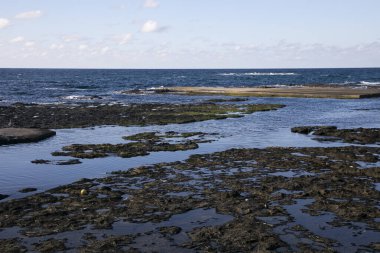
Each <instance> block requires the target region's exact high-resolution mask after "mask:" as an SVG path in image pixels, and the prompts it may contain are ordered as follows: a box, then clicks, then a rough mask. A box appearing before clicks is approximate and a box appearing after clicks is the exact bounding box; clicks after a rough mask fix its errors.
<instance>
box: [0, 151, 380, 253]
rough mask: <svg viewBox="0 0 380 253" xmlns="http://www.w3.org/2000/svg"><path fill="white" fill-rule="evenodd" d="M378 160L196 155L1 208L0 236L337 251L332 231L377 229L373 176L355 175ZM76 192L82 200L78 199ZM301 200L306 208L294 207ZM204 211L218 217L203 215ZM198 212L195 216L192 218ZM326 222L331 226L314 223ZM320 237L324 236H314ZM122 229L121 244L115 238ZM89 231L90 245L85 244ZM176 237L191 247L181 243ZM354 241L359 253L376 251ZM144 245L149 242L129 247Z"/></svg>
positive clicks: (105, 246) (375, 172) (109, 246)
mask: <svg viewBox="0 0 380 253" xmlns="http://www.w3.org/2000/svg"><path fill="white" fill-rule="evenodd" d="M379 153H380V148H376V147H364V146H347V147H332V148H275V147H271V148H265V149H230V150H227V151H223V152H217V153H213V154H198V155H193V156H191V157H190V158H189V159H187V160H186V161H181V162H173V163H160V164H155V165H149V166H142V167H138V168H134V169H130V170H126V171H119V172H114V173H112V175H109V176H108V177H104V178H98V179H83V180H80V181H78V182H75V183H72V184H69V185H64V186H60V187H57V188H55V189H51V190H49V191H48V192H44V193H39V194H35V195H32V196H28V197H26V198H22V199H16V200H12V201H8V202H1V203H0V217H6V219H0V228H2V229H4V231H3V232H6V230H7V229H9V228H10V227H20V229H21V231H22V232H21V234H22V235H25V236H24V237H21V239H20V240H23V241H25V242H30V241H33V240H37V239H36V238H38V237H39V236H44V235H55V234H58V233H62V232H65V234H66V235H67V238H68V240H69V241H68V242H67V243H68V245H69V244H70V245H73V246H72V247H73V250H76V251H78V250H79V251H80V252H91V250H92V251H96V250H98V251H99V249H102V250H103V251H116V252H117V251H122V250H136V248H137V250H140V251H147V252H151V251H153V250H154V248H153V247H154V245H153V244H152V243H157V244H158V245H160V244H159V243H163V244H164V245H168V246H167V247H168V249H169V250H168V251H170V250H172V251H175V250H177V251H180V250H181V249H183V250H186V249H191V250H195V251H198V252H202V251H210V252H273V251H278V252H293V251H297V250H294V249H302V250H301V251H302V252H313V251H315V249H320V250H321V251H324V252H329V251H331V249H334V250H336V251H342V250H341V249H342V248H339V247H340V246H339V243H344V241H339V240H340V238H341V237H340V236H336V233H334V230H333V229H334V228H336V227H342V231H346V230H344V229H345V226H350V231H353V233H359V232H360V233H363V232H362V231H363V228H362V227H357V226H356V225H355V224H357V222H359V223H360V224H364V225H363V226H364V227H365V228H368V230H367V231H371V233H374V232H376V231H379V229H380V228H379V226H378V225H377V224H378V222H375V221H376V219H377V218H378V217H379V216H380V210H379V208H378V203H379V199H380V192H379V191H377V190H376V189H375V187H374V184H375V182H378V180H379V178H380V174H379V173H380V170H379V168H370V169H360V168H358V167H359V166H358V165H357V164H356V162H357V161H358V159H360V160H365V161H372V162H378V161H379V159H380V157H379V156H378V155H377V154H379ZM294 154H303V155H294ZM290 172H291V173H290ZM306 172H307V173H309V174H308V175H307V176H302V175H303V174H305V173H306ZM273 173H290V176H288V177H284V176H276V175H273ZM300 175H301V176H300ZM82 189H86V191H87V195H85V196H81V195H80V191H81V190H82ZM309 200H311V201H309ZM302 201H306V204H305V205H302V206H299V205H298V203H302ZM307 201H309V202H307ZM290 207H291V208H290ZM297 208H299V209H300V210H298V209H297ZM210 209H212V210H215V211H214V212H205V210H210ZM296 209H297V210H298V211H299V212H300V213H301V214H305V215H309V218H310V219H311V222H310V223H307V224H306V225H305V224H303V223H302V222H300V221H298V220H297V215H295V216H294V214H297V213H293V212H294V210H296ZM196 210H202V212H200V213H196V214H194V213H193V212H194V211H196ZM191 213H193V214H191ZM327 215H331V217H332V221H331V222H328V223H327V222H321V223H318V222H315V220H314V219H313V217H318V216H320V217H321V218H322V219H323V218H325V217H326V216H327ZM220 216H223V217H224V218H223V219H222V218H220ZM226 216H227V218H226ZM259 217H261V218H262V219H261V218H260V219H259ZM218 219H221V220H218ZM276 219H277V220H276ZM215 221H218V222H217V223H215ZM273 221H274V222H273ZM347 224H349V225H347ZM351 225H352V226H351ZM172 226H173V227H172ZM310 226H311V227H310ZM113 228H114V229H115V230H113ZM135 228H136V229H137V230H138V231H137V230H135ZM178 228H180V229H182V230H181V231H180V230H179V229H178ZM322 228H323V229H324V230H323V231H324V235H326V237H321V236H320V235H318V234H317V233H313V231H315V230H317V231H318V230H319V229H322ZM89 229H91V230H89ZM120 229H123V232H125V233H126V235H125V236H127V237H126V238H125V237H123V236H112V233H113V232H115V231H116V232H117V231H120ZM124 229H125V230H124ZM329 229H332V233H331V234H329V233H328V230H329ZM89 231H90V232H91V234H93V236H91V235H87V236H86V234H88V233H89ZM178 231H179V232H178ZM279 231H280V232H279ZM176 233H181V236H175V234H176ZM163 234H164V236H163ZM182 234H187V235H188V236H189V237H188V240H185V241H184V240H180V239H178V238H183V237H182ZM368 234H369V232H368ZM61 235H63V234H60V236H61ZM295 235H296V236H295ZM366 235H367V234H366ZM73 236H75V237H77V236H78V237H79V238H82V241H81V243H80V244H78V243H76V242H75V240H73V241H72V240H70V239H69V238H72V237H73ZM330 237H332V238H330ZM284 238H285V239H284ZM286 238H292V239H291V240H286ZM352 238H353V239H352V242H353V243H355V244H357V245H361V246H360V247H361V248H360V249H365V250H368V251H370V250H371V247H374V246H373V245H372V246H371V245H369V244H368V245H365V244H363V243H360V241H359V240H356V239H355V238H356V237H352ZM361 238H362V237H361ZM146 240H149V242H152V243H145V244H137V243H136V242H137V241H146ZM162 240H164V242H163V241H162ZM165 240H166V241H165ZM334 240H337V241H336V242H334ZM1 243H2V242H1V241H0V247H1ZM71 243H73V244H71ZM156 246H157V245H156ZM352 247H355V246H352Z"/></svg>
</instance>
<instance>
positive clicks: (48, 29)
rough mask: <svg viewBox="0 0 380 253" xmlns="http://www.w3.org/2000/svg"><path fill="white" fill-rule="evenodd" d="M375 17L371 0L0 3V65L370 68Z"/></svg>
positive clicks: (378, 19) (377, 57) (376, 58)
mask: <svg viewBox="0 0 380 253" xmlns="http://www.w3.org/2000/svg"><path fill="white" fill-rule="evenodd" d="M379 11H380V0H286V1H285V0H0V67H2V68H8V67H10V68H14V67H20V68H319V67H322V68H323V67H326V68H331V67H380V15H379Z"/></svg>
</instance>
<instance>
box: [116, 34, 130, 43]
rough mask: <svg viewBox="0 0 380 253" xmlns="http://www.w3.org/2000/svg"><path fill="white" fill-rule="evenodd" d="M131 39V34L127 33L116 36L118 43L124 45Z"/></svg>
mask: <svg viewBox="0 0 380 253" xmlns="http://www.w3.org/2000/svg"><path fill="white" fill-rule="evenodd" d="M131 39H132V34H131V33H127V34H125V35H122V36H119V37H117V40H118V41H119V45H125V44H127V43H128V42H129V41H130V40H131Z"/></svg>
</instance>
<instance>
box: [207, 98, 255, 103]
mask: <svg viewBox="0 0 380 253" xmlns="http://www.w3.org/2000/svg"><path fill="white" fill-rule="evenodd" d="M244 101H248V98H214V99H208V100H206V102H209V103H223V102H244Z"/></svg>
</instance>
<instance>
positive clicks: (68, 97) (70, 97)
mask: <svg viewBox="0 0 380 253" xmlns="http://www.w3.org/2000/svg"><path fill="white" fill-rule="evenodd" d="M62 98H63V99H67V100H96V99H102V97H100V96H96V95H94V96H85V95H69V96H64V97H62Z"/></svg>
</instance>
